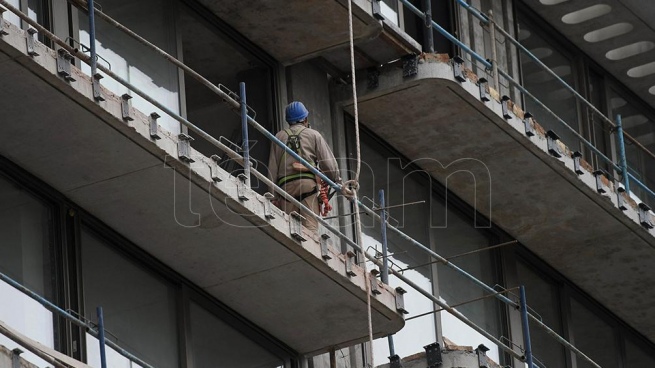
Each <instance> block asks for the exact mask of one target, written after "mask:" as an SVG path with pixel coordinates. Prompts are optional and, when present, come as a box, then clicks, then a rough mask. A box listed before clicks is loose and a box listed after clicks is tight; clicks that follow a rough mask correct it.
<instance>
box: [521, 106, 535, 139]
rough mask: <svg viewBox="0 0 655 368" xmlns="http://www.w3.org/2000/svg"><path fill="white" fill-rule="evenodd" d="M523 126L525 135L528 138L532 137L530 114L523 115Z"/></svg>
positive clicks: (532, 127) (532, 129)
mask: <svg viewBox="0 0 655 368" xmlns="http://www.w3.org/2000/svg"><path fill="white" fill-rule="evenodd" d="M523 126H524V127H525V135H526V136H528V137H532V136H534V126H533V125H532V114H530V113H529V112H526V113H524V114H523Z"/></svg>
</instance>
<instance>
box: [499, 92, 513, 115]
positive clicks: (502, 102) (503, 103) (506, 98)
mask: <svg viewBox="0 0 655 368" xmlns="http://www.w3.org/2000/svg"><path fill="white" fill-rule="evenodd" d="M510 100H511V99H510V98H509V96H507V95H504V96H503V97H501V98H500V106H501V108H502V110H503V117H504V118H505V119H506V120H509V119H511V118H512V115H510V114H509V101H510Z"/></svg>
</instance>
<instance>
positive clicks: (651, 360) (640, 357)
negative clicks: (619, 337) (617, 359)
mask: <svg viewBox="0 0 655 368" xmlns="http://www.w3.org/2000/svg"><path fill="white" fill-rule="evenodd" d="M625 359H626V364H625V366H626V367H627V368H633V367H635V368H639V367H655V352H653V351H652V350H650V351H647V350H645V349H642V348H641V347H640V346H638V345H637V344H635V343H634V342H632V341H630V340H629V339H626V341H625Z"/></svg>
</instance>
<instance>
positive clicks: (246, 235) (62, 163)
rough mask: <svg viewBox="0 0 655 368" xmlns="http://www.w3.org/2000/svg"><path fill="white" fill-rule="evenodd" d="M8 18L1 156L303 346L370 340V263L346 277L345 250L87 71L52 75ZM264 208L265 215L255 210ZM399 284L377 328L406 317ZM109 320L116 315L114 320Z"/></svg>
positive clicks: (380, 303)
mask: <svg viewBox="0 0 655 368" xmlns="http://www.w3.org/2000/svg"><path fill="white" fill-rule="evenodd" d="M25 51H26V50H25V36H24V34H23V32H22V31H20V30H18V29H16V28H15V27H13V26H12V27H11V30H10V35H8V36H4V37H2V39H0V84H2V86H4V93H3V94H2V96H1V98H0V111H2V116H3V119H2V134H1V135H0V155H2V156H4V157H6V158H8V159H9V160H11V161H12V162H14V163H15V164H17V165H19V166H20V167H22V168H23V169H25V170H27V171H28V172H30V173H31V174H33V175H35V176H36V177H38V178H39V179H41V180H42V181H44V182H46V183H47V184H48V185H50V186H51V187H53V188H54V189H56V190H57V191H59V192H61V193H63V194H64V195H65V196H66V197H68V198H70V199H71V200H72V201H73V202H75V203H76V204H77V205H79V206H80V207H81V208H83V209H84V210H85V211H87V212H89V213H90V214H91V215H93V216H95V217H96V218H98V219H100V220H101V221H103V222H104V223H106V224H107V225H108V226H110V227H111V228H113V229H114V230H116V231H117V232H119V233H120V234H122V235H123V236H125V237H126V238H127V239H129V240H130V241H132V242H134V243H135V244H136V245H137V246H139V247H140V248H142V249H143V250H145V251H146V252H147V253H149V254H151V255H152V256H153V257H155V258H156V259H158V260H159V261H161V262H163V263H164V264H165V265H167V266H168V267H170V268H172V269H173V270H175V271H176V272H178V273H179V274H180V275H182V276H183V277H185V278H187V279H188V280H190V281H191V282H193V283H194V284H196V285H197V286H199V287H200V288H202V289H203V290H205V291H206V292H208V293H209V294H211V295H213V296H215V297H216V298H217V299H218V300H220V301H221V302H223V303H225V304H226V305H227V306H229V307H231V308H232V309H234V310H235V311H236V312H237V313H239V314H241V315H242V316H244V317H245V318H247V319H248V320H250V321H251V322H253V323H254V324H256V325H257V326H259V327H260V328H262V329H263V330H265V331H267V332H268V333H270V334H271V335H272V336H274V337H276V338H278V339H279V340H280V341H282V342H283V343H285V344H287V345H288V346H289V347H291V348H292V349H294V350H295V351H297V352H299V353H314V352H320V351H325V350H327V349H329V348H330V347H339V346H346V345H350V344H353V343H355V342H358V341H363V340H366V339H367V336H368V327H367V319H366V315H367V312H366V287H365V278H364V273H363V270H362V269H361V268H359V267H357V266H354V269H355V272H356V273H357V275H356V276H354V277H348V276H346V272H345V262H344V258H343V256H342V255H340V254H338V252H337V251H336V250H335V249H336V247H333V248H334V249H332V248H331V250H330V252H331V256H332V259H331V260H329V261H323V260H322V259H321V253H320V247H319V244H318V243H316V242H315V241H313V240H311V239H310V240H308V241H306V242H303V243H300V242H297V241H295V240H294V239H293V238H292V237H291V236H290V234H289V224H288V217H285V216H284V215H283V214H282V213H280V212H277V213H276V217H275V219H272V220H267V219H265V217H264V215H263V213H264V201H263V198H262V197H261V196H259V195H257V194H256V193H255V192H253V191H250V190H248V191H247V193H246V195H247V196H248V198H249V200H247V201H241V200H239V199H237V198H238V196H237V192H236V181H235V180H234V178H232V177H231V176H229V175H228V174H227V173H226V172H225V171H222V170H221V171H220V172H219V176H221V177H222V178H223V181H221V182H220V183H214V182H213V181H212V180H211V179H210V171H209V163H210V160H209V159H207V158H206V157H202V156H201V155H199V154H198V153H197V152H195V151H194V155H193V156H194V158H195V159H196V162H195V163H193V164H192V165H191V168H190V167H189V165H188V164H185V163H183V162H182V161H180V160H178V158H177V157H178V156H177V142H178V140H177V137H176V136H171V135H170V134H169V133H167V132H165V131H161V130H160V135H161V137H162V139H161V140H158V141H153V140H151V139H149V135H148V119H147V117H146V115H144V114H143V113H141V112H139V111H133V112H134V114H135V120H134V121H131V122H129V124H128V123H126V122H124V121H123V120H122V119H120V116H121V112H120V111H121V110H120V99H119V98H118V97H117V96H115V95H111V94H109V93H108V91H105V93H106V95H107V101H104V102H102V103H95V102H93V101H92V99H91V98H90V96H91V87H90V80H89V79H88V78H87V77H86V76H83V75H82V74H81V73H80V72H79V71H78V70H77V69H75V68H74V73H75V77H76V79H77V81H76V82H72V83H71V84H68V83H66V82H64V81H63V79H60V78H59V77H57V76H55V75H54V71H55V70H56V69H55V59H54V52H53V51H52V50H49V49H46V48H45V47H44V46H43V45H41V44H38V45H37V51H38V52H39V54H40V56H38V57H36V58H35V59H33V58H30V57H28V56H26V55H25ZM255 213H256V214H257V215H255ZM394 295H395V294H394V291H393V290H392V289H390V288H388V287H383V288H382V294H381V295H378V296H375V297H373V298H372V299H373V300H372V308H373V326H374V334H375V335H376V336H384V335H387V334H390V333H393V332H396V331H398V330H399V329H400V328H402V326H403V324H404V321H403V318H402V316H400V315H399V314H398V313H397V312H396V311H395V301H394ZM107 327H108V328H109V329H111V326H107Z"/></svg>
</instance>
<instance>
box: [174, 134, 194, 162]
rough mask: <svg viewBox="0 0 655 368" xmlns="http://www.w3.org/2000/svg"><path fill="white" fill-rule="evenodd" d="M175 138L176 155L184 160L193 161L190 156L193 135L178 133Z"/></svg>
mask: <svg viewBox="0 0 655 368" xmlns="http://www.w3.org/2000/svg"><path fill="white" fill-rule="evenodd" d="M177 139H178V141H177V157H178V158H179V159H180V160H182V161H184V162H188V163H191V162H195V160H194V159H193V158H191V141H193V137H191V136H190V135H188V134H184V133H180V134H179V135H178V136H177Z"/></svg>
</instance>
